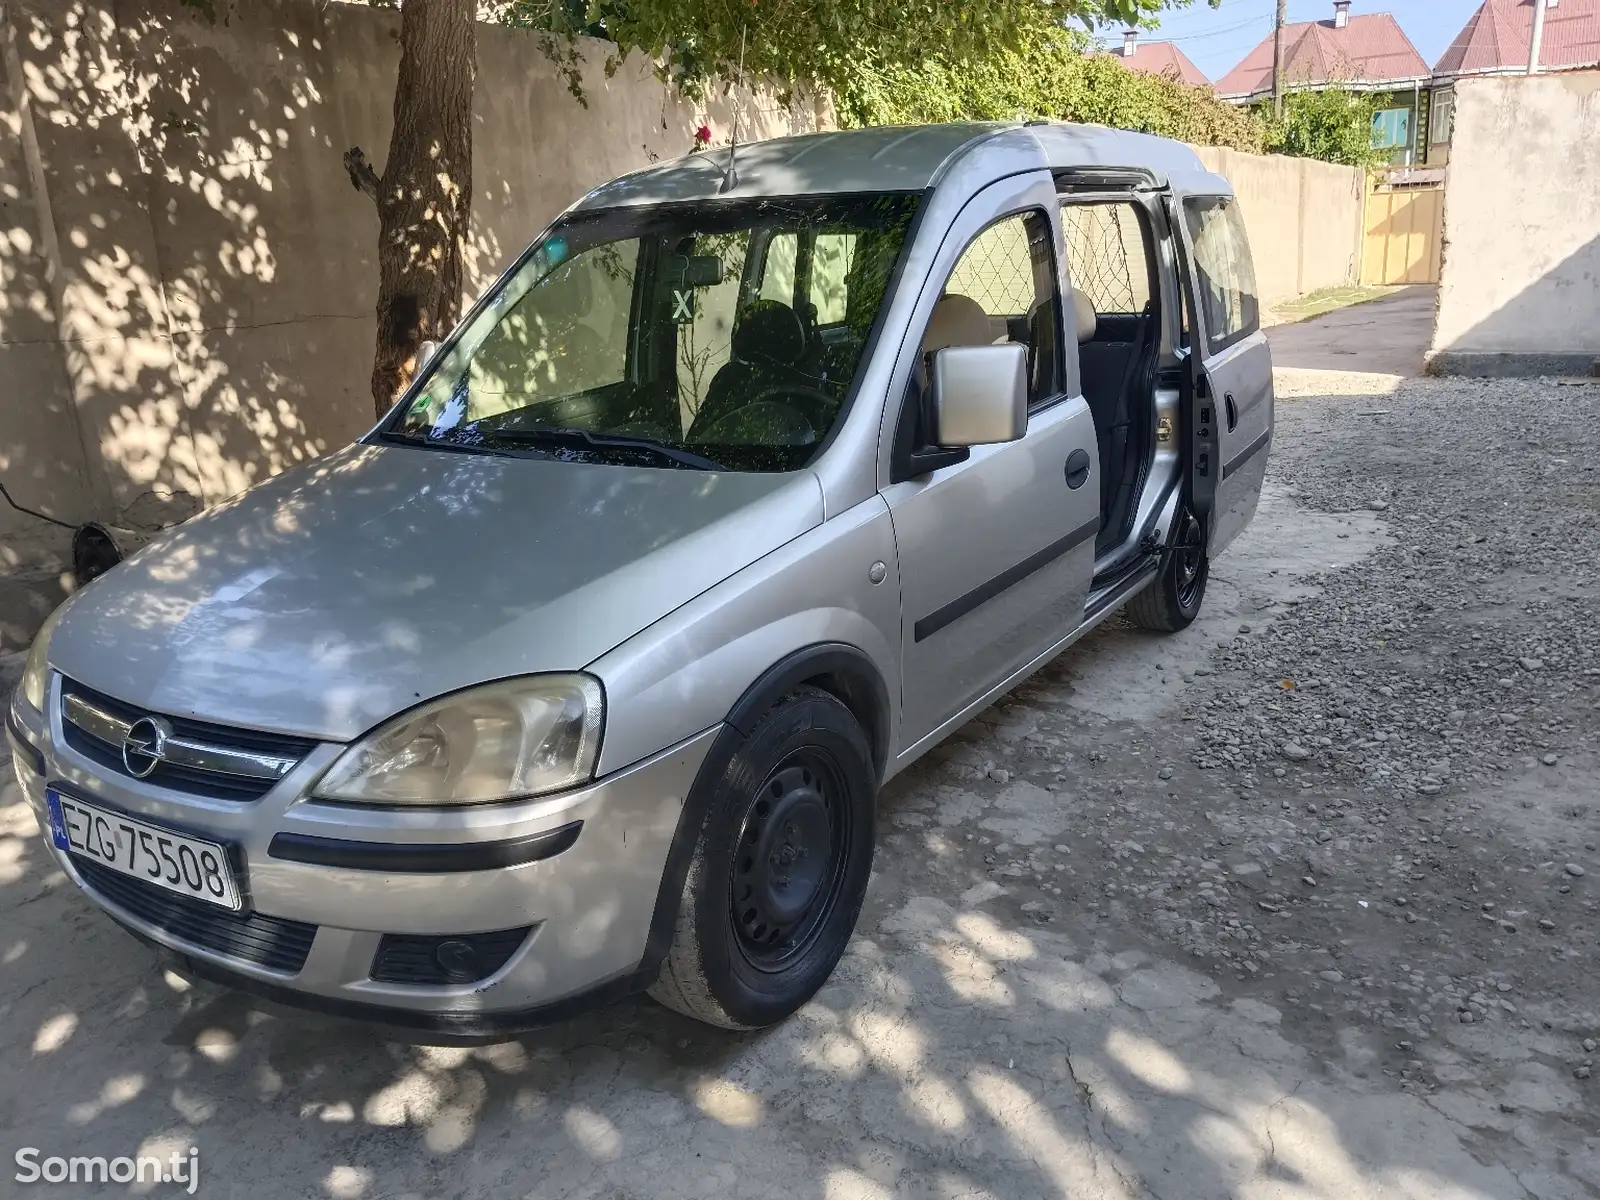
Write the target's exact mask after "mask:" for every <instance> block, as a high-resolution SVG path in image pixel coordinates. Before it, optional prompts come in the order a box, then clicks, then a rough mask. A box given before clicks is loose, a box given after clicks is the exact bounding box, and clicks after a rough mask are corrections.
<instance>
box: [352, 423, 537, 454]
mask: <svg viewBox="0 0 1600 1200" xmlns="http://www.w3.org/2000/svg"><path fill="white" fill-rule="evenodd" d="M378 438H379V440H381V441H385V442H393V443H394V444H396V445H399V446H424V447H426V448H427V449H429V450H454V451H456V452H458V453H460V454H493V455H496V456H498V457H500V458H505V457H507V455H508V453H509V452H508V451H505V450H496V449H494V448H493V447H492V446H479V445H476V444H474V443H472V442H452V441H448V440H446V439H445V438H435V437H429V436H428V435H427V434H425V433H406V432H405V431H404V430H401V429H384V430H381V431H379V433H378Z"/></svg>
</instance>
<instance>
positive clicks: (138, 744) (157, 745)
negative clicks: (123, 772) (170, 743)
mask: <svg viewBox="0 0 1600 1200" xmlns="http://www.w3.org/2000/svg"><path fill="white" fill-rule="evenodd" d="M171 736H172V726H171V725H169V724H167V722H165V721H163V720H162V719H161V718H160V717H140V718H139V719H138V720H137V721H135V722H134V723H133V724H132V725H130V726H129V727H128V732H127V734H126V735H124V737H123V739H122V765H123V766H124V767H126V768H127V769H128V774H129V775H132V776H133V777H134V778H135V779H147V778H149V776H150V774H151V773H152V772H153V771H154V770H155V769H156V768H157V767H159V766H160V765H161V764H162V762H163V761H164V760H165V759H166V757H167V739H168V738H169V737H171Z"/></svg>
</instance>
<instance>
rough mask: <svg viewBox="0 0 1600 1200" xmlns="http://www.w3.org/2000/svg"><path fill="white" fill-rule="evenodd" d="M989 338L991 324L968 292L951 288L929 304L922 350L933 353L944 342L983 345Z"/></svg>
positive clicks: (991, 335)
mask: <svg viewBox="0 0 1600 1200" xmlns="http://www.w3.org/2000/svg"><path fill="white" fill-rule="evenodd" d="M993 341H994V326H992V325H990V324H989V315H988V314H987V313H986V312H984V311H983V307H982V306H981V305H980V304H979V303H978V302H977V301H976V300H974V299H973V298H972V297H971V296H963V295H961V294H959V293H956V292H952V293H951V294H949V295H947V296H940V297H939V302H938V303H937V304H935V305H934V306H933V315H932V316H931V317H929V318H928V332H927V333H926V334H925V335H924V336H923V339H922V352H923V353H924V354H933V353H936V352H937V351H940V350H943V349H944V348H945V347H947V346H987V345H989V343H991V342H993Z"/></svg>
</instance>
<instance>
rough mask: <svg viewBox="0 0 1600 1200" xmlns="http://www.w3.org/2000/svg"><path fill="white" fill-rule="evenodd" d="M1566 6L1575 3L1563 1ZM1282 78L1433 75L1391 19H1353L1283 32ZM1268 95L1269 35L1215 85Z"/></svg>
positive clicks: (1307, 81)
mask: <svg viewBox="0 0 1600 1200" xmlns="http://www.w3.org/2000/svg"><path fill="white" fill-rule="evenodd" d="M1567 2H1568V3H1571V2H1573V0H1567ZM1283 74H1284V81H1285V82H1286V83H1287V84H1288V85H1289V86H1291V87H1305V86H1307V85H1313V86H1314V85H1316V84H1326V83H1344V82H1351V83H1363V84H1382V83H1394V84H1401V83H1410V82H1412V81H1413V80H1418V79H1420V80H1426V79H1427V78H1428V76H1429V75H1430V74H1431V72H1430V71H1429V70H1428V64H1427V63H1426V62H1424V61H1423V59H1422V55H1420V54H1418V53H1417V48H1416V47H1415V46H1413V45H1412V44H1411V39H1410V38H1408V37H1406V35H1405V31H1404V30H1402V29H1401V28H1400V26H1399V24H1398V23H1397V22H1396V21H1395V19H1394V17H1393V16H1391V15H1390V14H1389V13H1363V14H1361V15H1360V16H1352V17H1351V18H1350V21H1349V23H1348V24H1347V25H1345V26H1343V27H1342V28H1340V27H1337V26H1335V25H1334V23H1333V21H1332V20H1327V21H1302V22H1297V23H1296V24H1293V25H1285V26H1284V27H1283ZM1271 91H1272V35H1271V34H1270V33H1269V34H1268V35H1267V36H1266V37H1265V38H1264V39H1263V40H1262V42H1261V44H1260V45H1259V46H1257V47H1256V48H1255V49H1254V50H1252V51H1250V53H1249V54H1247V55H1245V57H1244V61H1243V62H1241V63H1240V64H1239V65H1238V66H1236V67H1235V68H1234V69H1233V70H1231V71H1229V72H1228V73H1227V74H1226V75H1224V76H1223V77H1222V78H1221V79H1219V80H1217V92H1218V93H1219V94H1220V95H1222V96H1225V97H1229V98H1231V99H1243V98H1245V97H1248V96H1256V95H1263V94H1265V93H1268V92H1271Z"/></svg>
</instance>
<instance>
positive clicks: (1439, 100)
mask: <svg viewBox="0 0 1600 1200" xmlns="http://www.w3.org/2000/svg"><path fill="white" fill-rule="evenodd" d="M1455 115H1456V94H1455V93H1454V92H1435V93H1434V94H1433V113H1432V115H1431V116H1430V117H1429V119H1428V140H1429V141H1430V142H1432V143H1433V144H1434V145H1435V146H1442V145H1444V144H1445V143H1446V142H1448V141H1449V140H1450V126H1451V124H1452V123H1453V122H1454V120H1455Z"/></svg>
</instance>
